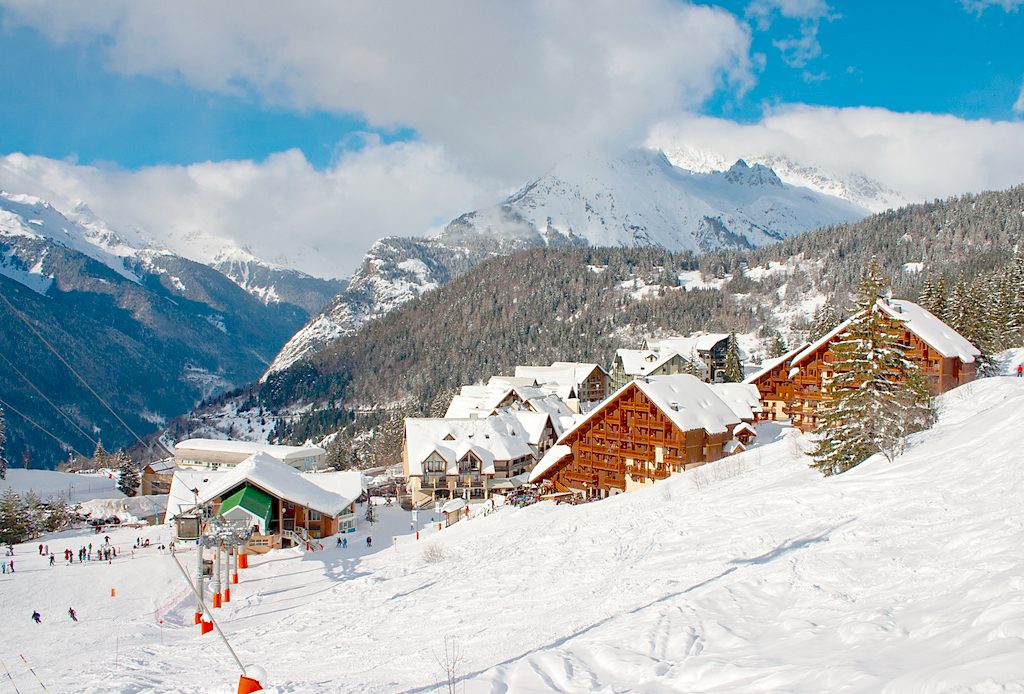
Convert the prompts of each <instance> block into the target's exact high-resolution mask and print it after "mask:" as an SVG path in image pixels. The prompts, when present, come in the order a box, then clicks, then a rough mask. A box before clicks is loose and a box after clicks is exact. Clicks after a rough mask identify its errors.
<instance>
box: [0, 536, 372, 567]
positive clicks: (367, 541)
mask: <svg viewBox="0 0 1024 694" xmlns="http://www.w3.org/2000/svg"><path fill="white" fill-rule="evenodd" d="M366 546H367V547H372V546H373V538H372V537H370V536H369V535H367V536H366ZM11 563H12V564H13V563H14V562H11Z"/></svg>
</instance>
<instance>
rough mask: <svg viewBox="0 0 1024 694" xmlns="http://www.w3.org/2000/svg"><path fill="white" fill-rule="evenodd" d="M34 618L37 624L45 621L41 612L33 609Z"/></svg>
mask: <svg viewBox="0 0 1024 694" xmlns="http://www.w3.org/2000/svg"><path fill="white" fill-rule="evenodd" d="M32 619H34V620H36V624H42V623H43V616H42V615H41V614H39V611H38V610H32Z"/></svg>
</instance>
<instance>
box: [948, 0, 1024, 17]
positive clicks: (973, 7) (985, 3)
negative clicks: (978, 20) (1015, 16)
mask: <svg viewBox="0 0 1024 694" xmlns="http://www.w3.org/2000/svg"><path fill="white" fill-rule="evenodd" d="M960 4H961V5H963V6H964V9H965V10H967V11H968V12H973V13H975V14H981V13H982V12H984V11H985V10H986V9H988V8H989V7H1001V8H1003V10H1005V11H1006V12H1016V11H1017V10H1018V9H1019V8H1020V7H1022V6H1024V0H960Z"/></svg>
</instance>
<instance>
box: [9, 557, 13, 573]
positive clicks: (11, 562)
mask: <svg viewBox="0 0 1024 694" xmlns="http://www.w3.org/2000/svg"><path fill="white" fill-rule="evenodd" d="M10 565H11V573H14V560H13V559H11V561H10Z"/></svg>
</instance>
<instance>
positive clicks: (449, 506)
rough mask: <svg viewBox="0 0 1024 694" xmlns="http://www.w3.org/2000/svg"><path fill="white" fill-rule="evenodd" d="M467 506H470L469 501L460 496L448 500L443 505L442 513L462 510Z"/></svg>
mask: <svg viewBox="0 0 1024 694" xmlns="http://www.w3.org/2000/svg"><path fill="white" fill-rule="evenodd" d="M467 506H469V502H468V501H466V500H465V499H463V498H462V497H461V496H460V497H457V498H455V499H452V500H451V501H446V502H445V504H444V506H442V507H441V513H454V512H455V511H461V510H462V509H464V508H466V507H467Z"/></svg>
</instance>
